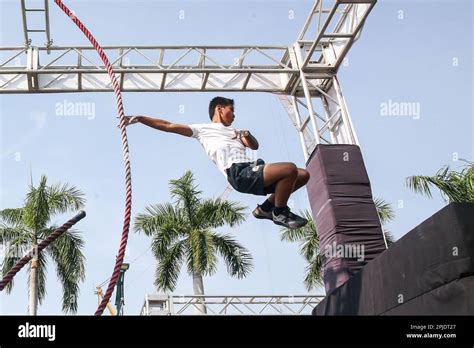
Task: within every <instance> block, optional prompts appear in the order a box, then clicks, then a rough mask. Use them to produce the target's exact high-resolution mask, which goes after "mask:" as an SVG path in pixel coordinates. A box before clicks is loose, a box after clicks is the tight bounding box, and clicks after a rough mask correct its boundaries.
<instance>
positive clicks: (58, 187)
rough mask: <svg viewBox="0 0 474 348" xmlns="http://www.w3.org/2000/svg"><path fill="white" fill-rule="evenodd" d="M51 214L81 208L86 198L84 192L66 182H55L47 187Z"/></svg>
mask: <svg viewBox="0 0 474 348" xmlns="http://www.w3.org/2000/svg"><path fill="white" fill-rule="evenodd" d="M47 195H48V206H49V209H50V213H51V214H61V213H66V212H70V211H76V210H79V209H81V208H82V207H83V206H84V204H85V202H86V200H85V198H84V193H83V192H82V191H81V190H79V189H78V188H77V187H75V186H73V185H70V184H68V183H65V184H61V183H57V184H54V185H52V186H49V187H48V188H47Z"/></svg>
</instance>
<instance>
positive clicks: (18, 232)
mask: <svg viewBox="0 0 474 348" xmlns="http://www.w3.org/2000/svg"><path fill="white" fill-rule="evenodd" d="M28 235H29V232H28V230H26V229H25V228H22V227H8V226H6V225H4V224H0V244H8V243H10V242H13V241H14V240H15V239H16V238H19V237H21V236H28Z"/></svg>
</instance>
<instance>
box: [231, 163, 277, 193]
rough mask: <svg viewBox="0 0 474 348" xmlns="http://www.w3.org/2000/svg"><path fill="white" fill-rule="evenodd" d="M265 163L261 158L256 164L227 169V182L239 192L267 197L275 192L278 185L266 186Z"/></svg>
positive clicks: (233, 165) (235, 164) (244, 164)
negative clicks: (264, 178) (264, 181)
mask: <svg viewBox="0 0 474 348" xmlns="http://www.w3.org/2000/svg"><path fill="white" fill-rule="evenodd" d="M264 166H265V161H264V160H263V159H261V158H259V159H257V160H256V161H254V162H242V163H234V164H232V166H230V167H229V168H227V169H226V173H227V181H228V182H229V184H230V185H231V186H232V187H233V188H234V189H235V190H236V191H238V192H242V193H251V194H254V195H259V196H265V195H267V194H269V193H274V192H275V186H276V184H275V183H273V184H270V185H268V186H264V184H263V167H264Z"/></svg>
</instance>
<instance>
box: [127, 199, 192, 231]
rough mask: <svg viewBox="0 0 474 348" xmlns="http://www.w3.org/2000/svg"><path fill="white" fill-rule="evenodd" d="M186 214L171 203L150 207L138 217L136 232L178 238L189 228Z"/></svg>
mask: <svg viewBox="0 0 474 348" xmlns="http://www.w3.org/2000/svg"><path fill="white" fill-rule="evenodd" d="M187 225H188V224H187V222H186V220H185V218H184V213H183V211H182V210H181V209H180V208H179V207H175V206H173V205H172V204H170V203H164V204H155V205H149V206H147V207H146V208H145V213H140V214H138V215H137V216H136V218H135V222H134V230H135V232H143V233H145V235H147V236H152V235H155V234H168V235H170V237H171V236H174V235H176V236H178V235H179V234H180V233H181V232H180V231H181V230H182V229H185V228H186V227H187Z"/></svg>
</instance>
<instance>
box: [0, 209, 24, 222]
mask: <svg viewBox="0 0 474 348" xmlns="http://www.w3.org/2000/svg"><path fill="white" fill-rule="evenodd" d="M0 221H2V222H4V223H5V224H8V225H10V226H22V225H23V208H14V209H3V210H0Z"/></svg>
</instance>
